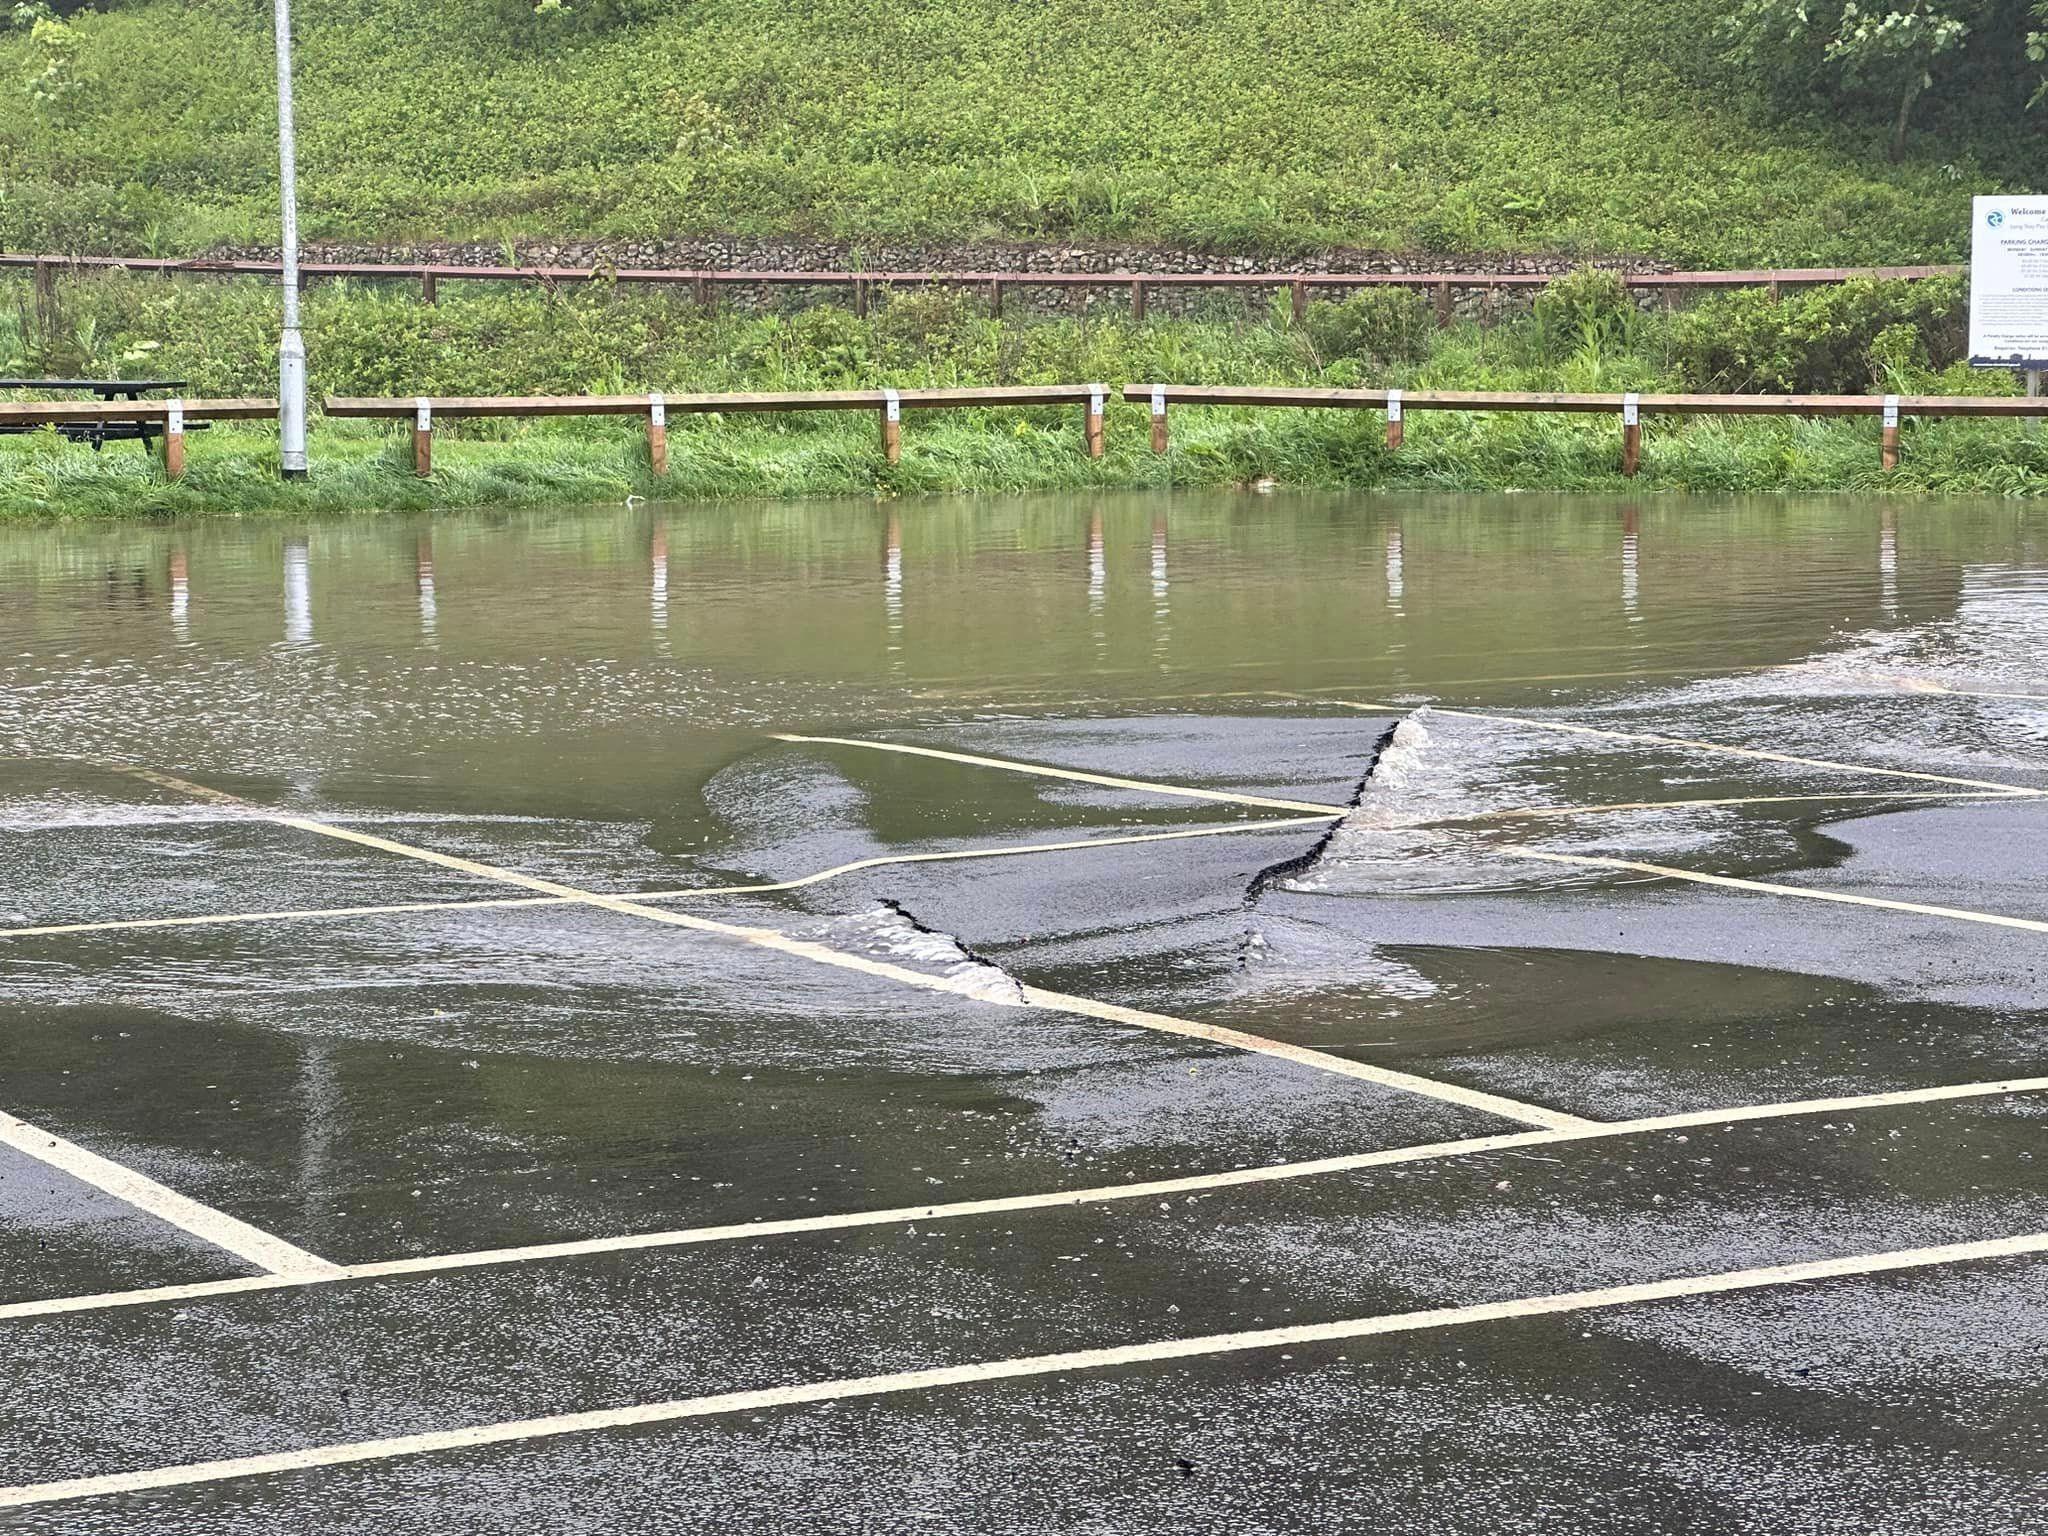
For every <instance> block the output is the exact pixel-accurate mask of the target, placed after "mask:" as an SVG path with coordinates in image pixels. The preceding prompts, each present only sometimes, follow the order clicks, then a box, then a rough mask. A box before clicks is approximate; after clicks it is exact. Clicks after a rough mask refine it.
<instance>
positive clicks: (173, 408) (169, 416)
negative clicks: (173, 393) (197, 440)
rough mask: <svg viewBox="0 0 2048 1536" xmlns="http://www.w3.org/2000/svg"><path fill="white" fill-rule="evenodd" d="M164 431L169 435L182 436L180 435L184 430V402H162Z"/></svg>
mask: <svg viewBox="0 0 2048 1536" xmlns="http://www.w3.org/2000/svg"><path fill="white" fill-rule="evenodd" d="M164 430H165V431H166V432H170V433H174V434H182V433H183V432H184V430H185V402H184V401H182V400H166V401H165V402H164Z"/></svg>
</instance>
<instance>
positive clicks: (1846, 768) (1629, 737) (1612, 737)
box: [1330, 699, 2048, 796]
mask: <svg viewBox="0 0 2048 1536" xmlns="http://www.w3.org/2000/svg"><path fill="white" fill-rule="evenodd" d="M1330 702H1331V703H1333V704H1341V705H1342V707H1343V708H1345V709H1356V710H1362V711H1367V712H1371V713H1378V712H1379V711H1378V708H1377V706H1374V705H1370V704H1353V703H1346V702H1345V701H1343V700H1341V699H1333V700H1331V701H1330ZM1429 711H1430V713H1431V714H1433V715H1454V716H1456V717H1457V718H1459V719H1462V720H1488V721H1491V722H1493V723H1494V724H1496V725H1519V726H1524V727H1526V728H1528V729H1529V730H1534V731H1557V732H1560V733H1562V734H1565V735H1570V736H1598V737H1602V738H1604V739H1606V740H1608V741H1629V742H1639V743H1645V744H1648V745H1651V746H1664V747H1686V748H1689V749H1691V750H1692V751H1695V752H1719V753H1722V754H1724V755H1726V756H1729V757H1749V758H1757V759H1760V760H1761V761H1763V762H1767V763H1793V764H1796V765H1798V766H1799V767H1802V768H1829V769H1834V770H1836V771H1839V772H1843V773H1868V774H1876V775H1878V776H1880V777H1883V778H1887V779H1913V780H1916V781H1918V782H1920V783H1923V784H1959V785H1962V786H1963V787H1964V788H1966V789H1987V790H1990V791H1992V792H1993V793H1995V794H2002V795H2014V796H2020V795H2025V796H2038V795H2048V789H2034V788H2030V787H2028V786H2027V785H2024V784H2001V783H1999V782H1997V781H1996V780H1993V779H1962V778H1957V777H1955V776H1954V775H1952V774H1946V773H1915V772H1913V771H1912V770H1910V769H1906V768H1877V767H1873V766H1872V765H1871V764H1869V763H1843V762H1836V761H1833V760H1832V759H1829V758H1825V757H1799V756H1796V755H1794V754H1793V753H1790V752H1773V751H1770V750H1768V749H1767V748H1764V747H1731V746H1728V745H1725V744H1724V743H1721V742H1718V741H1693V740H1690V739H1688V738H1687V737H1684V736H1665V735H1661V734H1659V733H1657V732H1655V731H1613V730H1608V729H1605V728H1604V727H1601V726H1593V725H1573V724H1569V723H1567V722H1565V721H1562V720H1533V719H1530V718H1528V717H1526V716H1522V715H1497V714H1492V713H1490V712H1485V711H1481V710H1474V709H1451V708H1448V707H1446V706H1444V705H1441V704H1432V705H1430V706H1429Z"/></svg>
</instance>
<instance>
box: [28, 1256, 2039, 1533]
mask: <svg viewBox="0 0 2048 1536" xmlns="http://www.w3.org/2000/svg"><path fill="white" fill-rule="evenodd" d="M2043 1253H2048V1232H2034V1233H2027V1234H2024V1235H2020V1236H2014V1237H2000V1238H1989V1239H1985V1240H1983V1241H1979V1242H1968V1243H1948V1244H1945V1245H1942V1246H1940V1247H1932V1248H1905V1249H1896V1250H1893V1251H1891V1252H1887V1253H1870V1254H1859V1255H1855V1256H1853V1257H1847V1258H1837V1259H1813V1260H1808V1261H1805V1262H1802V1263H1796V1264H1777V1265H1772V1266H1770V1267H1768V1268H1761V1269H1738V1270H1727V1271H1723V1272H1722V1273H1720V1274H1713V1275H1694V1276H1686V1277H1683V1278H1677V1279H1669V1280H1652V1281H1647V1282H1643V1283H1641V1284H1635V1285H1613V1286H1604V1287H1601V1288H1600V1289H1597V1290H1588V1291H1567V1292H1563V1293H1561V1294H1555V1295H1548V1296H1525V1297H1520V1298H1518V1299H1515V1300H1512V1301H1492V1302H1481V1303H1478V1304H1476V1305H1470V1306H1459V1307H1434V1308H1431V1309H1429V1310H1427V1311H1420V1312H1397V1313H1392V1314H1385V1315H1382V1316H1378V1317H1359V1318H1349V1319H1346V1320H1344V1321H1341V1322H1330V1323H1303V1324H1298V1325H1296V1326H1293V1327H1286V1328H1262V1329H1256V1330H1251V1331H1246V1332H1240V1333H1216V1334H1207V1335H1202V1336H1198V1337H1195V1338H1186V1339H1155V1340H1150V1341H1147V1342H1144V1343H1139V1344H1120V1345H1114V1346H1111V1347H1108V1348H1101V1349H1081V1350H1070V1351H1067V1352H1065V1353H1062V1354H1055V1355H1026V1356H1022V1357H1019V1358H1016V1359H1009V1360H983V1361H977V1362H974V1363H972V1364H967V1365H949V1366H937V1367H933V1368H929V1369H925V1370H914V1371H897V1372H893V1373H891V1374H889V1375H885V1376H855V1377H848V1378H844V1379H841V1380H837V1381H814V1382H804V1383H800V1384H794V1385H789V1386H779V1387H762V1388H755V1389H752V1390H748V1391H739V1392H721V1393H717V1394H715V1395H711V1396H706V1397H688V1398H677V1399H674V1400H671V1401H669V1402H661V1403H641V1404H636V1405H634V1406H631V1407H626V1408H605V1409H598V1410H595V1411H592V1412H586V1413H563V1414H554V1415H551V1416H549V1417H546V1418H537V1419H514V1420H510V1421H507V1422H503V1423H497V1424H475V1425H470V1426H467V1427H465V1428H462V1429H449V1430H436V1431H432V1432H430V1433H426V1434H413V1435H395V1436H392V1437H390V1438H388V1439H384V1440H358V1441H353V1442H349V1443H346V1444H341V1445H322V1446H308V1447H306V1448H304V1449H300V1450H293V1451H276V1452H271V1453H269V1454H266V1455H260V1456H238V1457H233V1458H230V1459H227V1460H222V1461H206V1462H195V1463H190V1464H188V1465H185V1466H170V1467H152V1468H149V1469H147V1470H144V1471H138V1472H117V1473H112V1474H109V1475H106V1476H102V1477H79V1478H69V1479H66V1480H64V1481H61V1482H49V1483H30V1484H26V1485H23V1486H18V1487H13V1488H0V1509H20V1508H24V1507H27V1506H29V1505H35V1504H55V1503H60V1502H63V1501H66V1500H72V1499H91V1498H105V1497H108V1496H110V1495H114V1494H134V1493H144V1492H148V1491H150V1490H152V1489H160V1488H183V1487H190V1486H192V1485H194V1484H198V1483H219V1482H228V1481H232V1480H234V1479H238V1478H246V1477H268V1476H274V1475H276V1474H279V1473H285V1472H304V1471H310V1470H312V1469H315V1468H319V1467H338V1466H348V1465H352V1464H356V1463H362V1462H375V1461H390V1460H394V1459H397V1458H401V1457H409V1456H426V1455H433V1454H436V1453H439V1452H446V1451H468V1450H476V1449H478V1448H480V1447H483V1446H490V1445H508V1444H515V1443H520V1442H525V1441H532V1440H544V1439H552V1438H556V1437H559V1436H562V1435H578V1434H591V1433H595V1432H598V1431H603V1430H612V1429H630V1428H636V1427H644V1426H647V1425H651V1424H674V1423H680V1422H682V1421H684V1420H688V1419H700V1418H709V1417H712V1416H714V1415H718V1414H728V1413H746V1412H757V1411H763V1410H768V1409H775V1408H791V1407H797V1406H800V1405H802V1404H806V1403H828V1402H844V1401H848V1400H850V1399H855V1398H867V1397H882V1396H887V1395H891V1394H895V1393H902V1392H926V1391H931V1390H934V1389H937V1388H941V1387H964V1386H977V1385H981V1384H984V1383H987V1382H996V1381H1016V1380H1020V1379H1023V1378H1028V1377H1040V1376H1064V1375H1071V1374H1073V1373H1074V1372H1077V1371H1103V1370H1116V1369H1119V1368H1123V1367H1131V1366H1149V1365H1158V1364H1162V1363H1164V1362H1167V1361H1174V1360H1196V1359H1204V1358H1210V1357H1214V1356H1218V1355H1233V1354H1244V1353H1248V1352H1251V1351H1257V1350H1272V1349H1288V1348H1300V1347H1305V1346H1308V1345H1315V1344H1333V1343H1341V1342H1343V1341H1346V1340H1351V1339H1366V1338H1376V1337H1384V1336H1386V1335H1389V1334H1400V1333H1421V1332H1426V1331H1429V1330H1433V1329H1439V1328H1460V1327H1469V1326H1471V1325H1473V1324H1476V1323H1492V1322H1509V1321H1514V1320H1517V1319H1521V1318H1530V1317H1553V1316H1557V1315H1559V1314H1563V1313H1575V1312H1593V1311H1602V1310H1608V1309H1612V1308H1615V1307H1625V1306H1635V1305H1640V1304H1643V1303H1646V1302H1658V1301H1674V1300H1679V1299H1682V1298H1686V1297H1694V1296H1719V1295H1727V1294H1729V1293H1731V1292H1736V1291H1751V1290H1761V1289H1764V1288H1767V1287H1773V1286H1782V1285H1807V1284H1812V1283H1814V1282H1816V1281H1822V1280H1839V1279H1850V1278H1856V1277H1861V1276H1866V1275H1878V1274H1891V1273H1897V1272H1899V1271H1902V1270H1916V1269H1930V1268H1934V1267H1937V1266H1942V1265H1951V1264H1969V1263H1981V1262H1984V1261H1986V1260H1993V1259H2009V1258H2023V1257H2031V1256H2034V1255H2038V1254H2043Z"/></svg>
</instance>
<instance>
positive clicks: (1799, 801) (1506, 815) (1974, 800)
mask: <svg viewBox="0 0 2048 1536" xmlns="http://www.w3.org/2000/svg"><path fill="white" fill-rule="evenodd" d="M2010 798H2011V796H2009V795H2002V794H1993V793H1990V792H1988V791H1981V790H1974V789H1880V790H1867V791H1866V790H1853V791H1852V790H1838V791H1836V792H1834V793H1831V794H1818V795H1720V796H1715V797H1712V798H1708V799H1701V800H1620V801H1615V802H1613V803H1611V804H1608V805H1533V806H1516V807H1514V808H1512V809H1509V810H1504V811H1475V812H1473V813H1472V814H1471V815H1470V816H1443V817H1437V818H1434V819H1432V820H1429V821H1426V822H1420V823H1416V825H1420V826H1429V827H1450V826H1460V825H1463V824H1465V823H1467V822H1474V821H1531V820H1541V819H1550V818H1568V817H1572V816H1608V815H1619V814H1622V813H1624V812H1628V811H1681V810H1711V809H1714V808H1716V807H1723V806H1735V805H1809V804H1833V803H1834V802H1836V801H1839V800H1887V801H1890V800H1940V801H1944V802H1946V803H1948V804H1950V805H1956V804H1963V803H1970V804H1976V805H1996V804H1998V803H1999V802H2000V801H2002V800H2008V799H2010ZM0 936H4V935H0Z"/></svg>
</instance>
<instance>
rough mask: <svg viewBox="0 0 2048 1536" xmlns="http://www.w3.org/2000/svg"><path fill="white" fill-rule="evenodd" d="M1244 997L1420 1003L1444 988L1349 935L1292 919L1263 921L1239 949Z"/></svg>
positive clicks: (1237, 989) (1239, 977) (1249, 931)
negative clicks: (1351, 996) (1324, 996)
mask: <svg viewBox="0 0 2048 1536" xmlns="http://www.w3.org/2000/svg"><path fill="white" fill-rule="evenodd" d="M1233 990H1234V991H1235V992H1238V993H1240V994H1249V995H1258V994H1266V993H1272V992H1328V991H1333V990H1343V991H1348V992H1353V993H1358V994H1362V995H1365V996H1369V997H1386V998H1399V999H1404V1000H1410V1001H1414V1000H1420V999H1422V998H1426V997H1435V996H1436V995H1437V994H1438V992H1439V991H1440V990H1441V988H1439V987H1438V985H1437V984H1436V983H1435V982H1434V981H1432V980H1430V979H1429V977H1427V976H1425V975H1423V973H1422V972H1421V971H1419V970H1417V969H1416V968H1415V967H1414V966H1412V965H1408V964H1406V963H1405V962H1403V961H1400V960H1397V959H1395V958H1394V957H1393V956H1392V955H1389V954H1387V953H1386V952H1385V951H1383V950H1380V949H1377V948H1375V947H1374V946H1372V945H1371V944H1367V943H1364V942H1362V941H1361V940H1359V939H1358V938H1357V937H1355V936H1354V935H1351V934H1347V933H1340V932H1336V931H1334V930H1331V929H1326V928H1322V927H1319V926H1317V925H1315V924H1312V923H1305V922H1300V921H1295V920H1292V919H1287V918H1272V917H1261V918H1259V920H1258V921H1257V922H1255V923H1254V924H1253V925H1252V926H1251V927H1250V928H1248V929H1246V930H1245V934H1244V938H1243V940H1242V942H1241V943H1240V944H1239V946H1238V973H1237V977H1236V985H1235V987H1234V988H1233Z"/></svg>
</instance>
